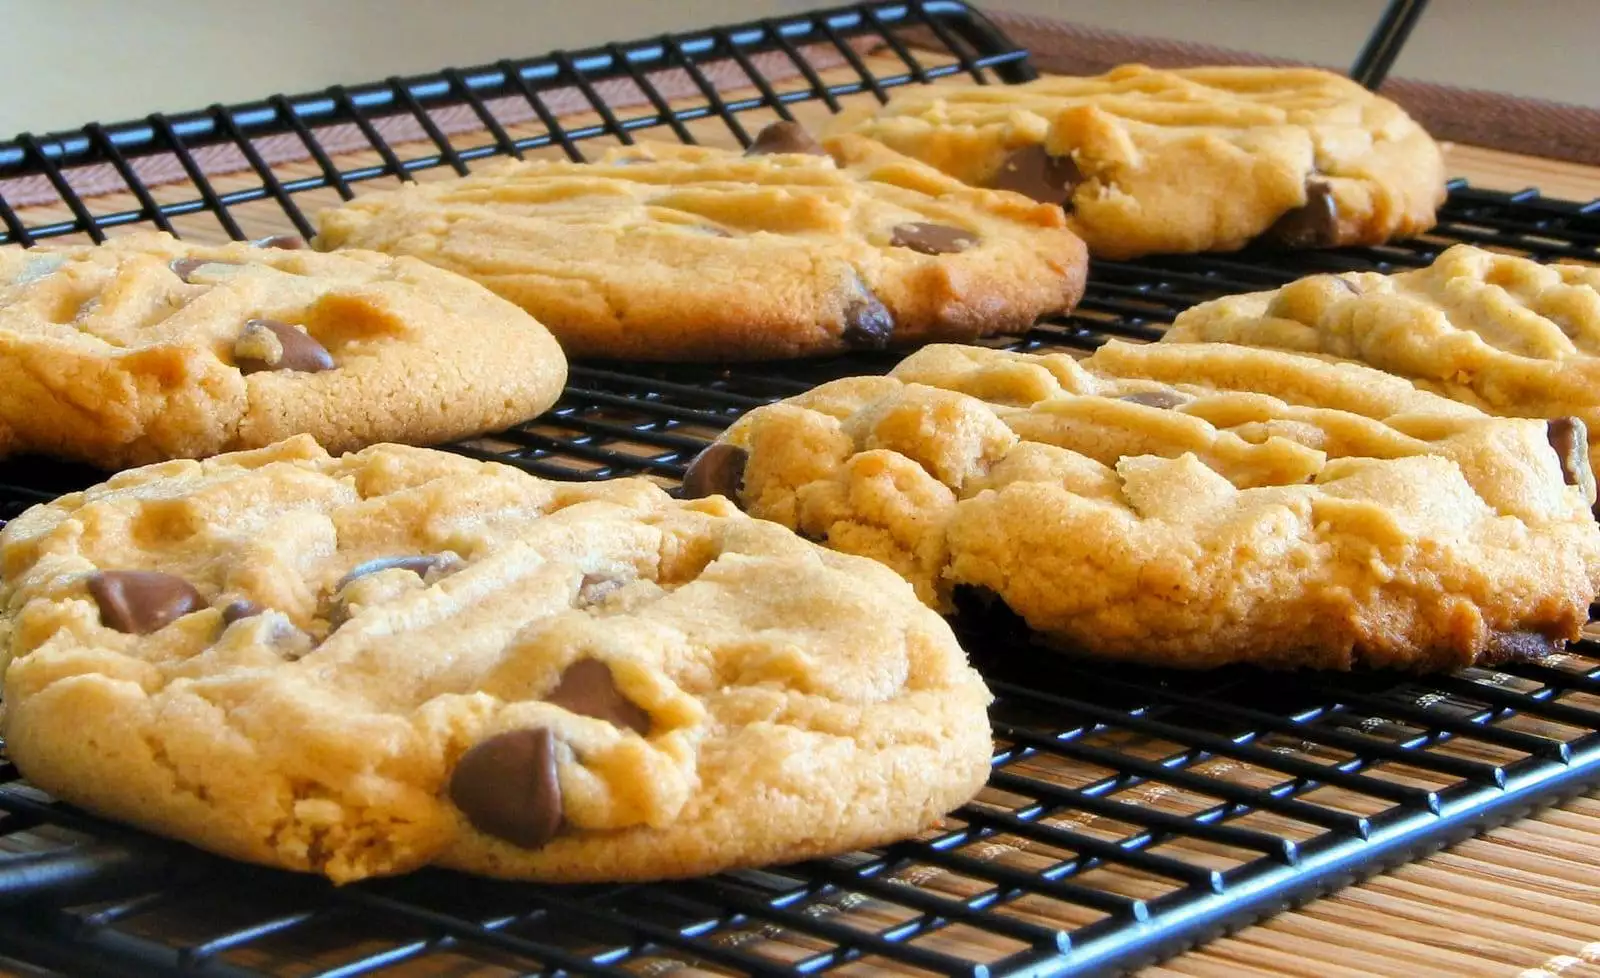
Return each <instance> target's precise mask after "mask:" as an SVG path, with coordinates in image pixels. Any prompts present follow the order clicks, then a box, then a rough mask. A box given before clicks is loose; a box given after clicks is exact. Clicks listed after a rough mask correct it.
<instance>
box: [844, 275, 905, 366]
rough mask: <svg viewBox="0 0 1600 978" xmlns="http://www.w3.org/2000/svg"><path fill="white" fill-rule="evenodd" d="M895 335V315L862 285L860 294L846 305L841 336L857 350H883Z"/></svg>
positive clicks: (848, 344)
mask: <svg viewBox="0 0 1600 978" xmlns="http://www.w3.org/2000/svg"><path fill="white" fill-rule="evenodd" d="M893 336H894V316H892V315H890V314H889V310H888V309H887V308H886V307H885V306H884V304H883V303H882V302H879V301H878V297H877V296H875V295H873V294H872V293H871V292H869V291H867V288H866V286H865V285H863V286H861V291H860V294H859V295H857V296H856V297H855V298H853V299H851V300H850V302H849V304H848V305H846V306H845V307H844V331H843V332H842V333H840V334H839V338H840V339H842V340H844V342H845V344H846V345H847V346H849V347H851V348H852V349H856V350H882V349H884V348H885V347H887V346H888V345H889V340H890V339H891V338H892V337H893Z"/></svg>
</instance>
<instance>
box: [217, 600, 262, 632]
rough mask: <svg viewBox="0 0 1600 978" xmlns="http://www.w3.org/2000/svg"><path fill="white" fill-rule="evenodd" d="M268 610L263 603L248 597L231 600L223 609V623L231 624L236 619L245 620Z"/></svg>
mask: <svg viewBox="0 0 1600 978" xmlns="http://www.w3.org/2000/svg"><path fill="white" fill-rule="evenodd" d="M266 610H267V609H265V608H263V607H262V606H261V605H259V604H256V603H255V602H254V601H250V600H248V599H244V598H241V599H239V600H238V601H230V602H228V604H227V606H226V607H225V608H223V609H222V623H223V624H224V625H231V624H233V623H234V622H236V621H243V620H244V619H246V618H254V617H255V616H256V615H259V614H264V613H265V612H266Z"/></svg>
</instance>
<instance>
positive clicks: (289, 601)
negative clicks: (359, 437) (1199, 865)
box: [0, 436, 991, 882]
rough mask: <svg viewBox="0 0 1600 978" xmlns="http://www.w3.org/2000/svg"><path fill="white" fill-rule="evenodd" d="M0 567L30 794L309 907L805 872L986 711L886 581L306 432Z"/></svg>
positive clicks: (941, 790) (616, 493)
mask: <svg viewBox="0 0 1600 978" xmlns="http://www.w3.org/2000/svg"><path fill="white" fill-rule="evenodd" d="M0 565H3V568H4V584H3V585H0V608H3V617H0V640H3V646H0V649H3V655H4V658H5V660H6V664H5V671H4V696H5V715H4V724H3V729H4V735H5V743H6V749H7V751H8V753H9V756H10V759H11V761H13V762H14V763H16V765H17V766H18V767H19V768H20V769H21V770H22V772H23V774H24V775H25V776H26V777H27V778H28V779H29V780H30V781H31V782H33V783H34V784H36V785H38V786H39V787H41V788H43V789H44V790H46V791H49V792H50V793H51V794H53V795H55V796H56V797H58V798H61V799H63V800H66V801H70V802H72V803H74V804H77V805H80V806H82V807H84V808H87V809H90V810H93V811H95V812H99V813H101V814H104V815H107V816H110V817H113V818H117V819H122V820H125V821H128V822H132V823H134V824H136V825H139V826H142V827H144V828H146V829H149V830H152V831H155V832H159V833H162V834H165V835H168V836H171V837H173V838H177V839H183V840H187V841H189V842H191V843H194V844H195V845H198V846H201V847H204V848H206V849H209V850H212V851H214V852H218V853H222V854H225V855H228V856H232V857H235V858H239V859H245V860H250V861H252V862H257V863H264V864H268V865H273V866H281V867H286V868H289V869H295V870H302V871H309V872H315V873H323V874H326V875H327V876H329V877H331V878H332V879H334V880H338V881H341V882H342V881H349V880H355V879H360V878H362V877H366V876H373V875H378V874H389V873H398V872H402V871H405V870H408V869H412V868H415V867H418V866H422V865H426V864H435V865H440V866H448V867H453V868H456V869H460V870H465V871H468V872H473V873H481V874H487V875H491V876H500V877H510V878H519V879H537V880H552V881H601V880H635V879H653V878H661V877H678V876H690V875H696V874H701V873H710V872H715V871H717V870H721V869H726V868H729V867H735V866H754V865H760V864H764V863H772V862H782V861H788V860H795V859H800V858H806V857H813V856H822V855H827V854H830V853H835V852H840V851H846V850H850V849H853V848H855V847H860V846H870V845H876V844H880V843H886V842H889V841H891V840H894V839H897V838H900V837H903V836H907V835H912V834H915V833H917V832H918V831H920V830H921V829H923V828H926V827H927V826H929V825H930V824H932V823H934V822H936V821H937V820H938V819H939V818H940V817H941V816H942V815H943V814H944V813H945V812H947V811H949V810H950V809H952V808H954V807H955V806H957V805H960V804H961V803H963V802H964V801H966V800H967V799H968V798H969V797H970V796H971V795H972V794H973V793H974V792H975V791H977V790H978V788H979V787H980V786H981V785H982V784H983V782H984V780H985V777H986V775H987V773H988V770H989V761H990V756H991V744H990V739H989V725H988V720H987V717H986V715H985V711H986V706H987V704H988V702H989V700H990V696H989V693H988V691H987V689H986V688H985V687H984V684H983V682H982V680H981V679H980V678H979V676H978V675H977V673H976V672H974V671H973V670H972V669H971V668H970V667H969V666H968V664H967V662H966V658H965V656H964V654H963V653H962V651H961V648H960V647H959V646H958V645H957V644H956V642H955V639H954V637H953V636H952V634H951V632H950V629H949V627H948V626H947V625H946V624H945V622H944V621H943V620H941V619H940V618H939V617H938V616H937V615H936V614H934V613H933V612H932V611H930V610H929V609H927V608H925V607H924V606H923V605H922V604H921V603H919V602H918V601H917V599H916V596H915V594H913V593H912V590H911V588H909V587H908V586H907V585H906V584H905V583H904V582H903V581H901V580H899V579H898V578H896V577H895V575H894V574H892V573H891V572H889V571H887V570H885V569H884V568H882V567H880V566H878V565H877V564H875V563H873V562H872V561H869V560H864V559H861V558H858V557H849V556H844V555H840V554H835V553H831V552H828V551H826V550H824V549H822V548H820V547H817V546H815V545H813V544H810V543H807V542H806V541H804V540H801V539H800V538H798V537H796V536H795V535H794V534H792V533H790V532H789V531H787V530H784V529H782V528H781V527H778V526H775V525H773V524H771V523H764V522H761V521H759V520H754V519H750V518H749V517H747V516H745V515H743V514H741V513H739V512H738V511H737V510H736V509H734V508H733V507H732V505H730V504H729V503H728V502H726V501H725V500H720V499H718V500H705V501H701V502H695V503H684V502H677V501H674V500H672V499H670V498H669V497H668V496H667V495H666V493H665V492H663V491H662V490H661V489H659V488H657V487H656V486H654V485H653V484H651V483H648V482H646V481H644V480H616V481H611V482H604V483H597V484H588V485H578V484H570V483H556V482H546V481H542V480H539V479H535V478H533V477H532V476H529V475H527V474H525V473H523V472H521V471H519V470H516V469H513V468H509V467H506V466H501V465H496V464H493V463H482V462H477V461H472V460H469V459H465V458H462V457H458V456H455V455H451V454H446V453H443V452H435V451H431V450H428V449H421V448H405V447H400V446H395V445H380V446H376V447H372V448H369V449H367V450H365V451H362V452H360V453H359V454H354V455H347V456H344V457H339V458H334V457H329V456H328V455H327V454H325V453H324V452H323V451H322V450H321V449H319V448H318V447H317V446H316V444H315V443H314V442H313V441H312V440H311V439H310V438H309V437H304V436H302V437H298V438H295V439H291V440H289V441H286V442H284V443H282V444H278V445H274V446H270V447H268V448H264V449H259V450H256V451H253V452H245V453H238V454H231V455H222V456H217V457H215V458H211V459H207V460H205V461H202V462H195V461H175V462H167V463H163V464H160V465H154V466H150V467H147V468H143V469H136V470H132V471H128V472H124V473H121V474H119V475H116V476H114V477H112V478H111V479H110V480H109V481H108V482H106V483H105V484H103V485H100V486H96V487H95V488H92V489H89V490H87V491H85V492H81V493H74V494H72V495H69V496H65V497H63V498H61V499H60V500H58V501H56V502H54V503H51V504H49V505H44V506H39V507H35V508H33V509H31V510H29V511H28V512H27V513H25V514H24V515H23V516H21V517H19V518H18V519H16V520H14V521H13V522H12V523H10V524H9V525H8V526H7V527H6V528H5V530H4V532H3V533H0Z"/></svg>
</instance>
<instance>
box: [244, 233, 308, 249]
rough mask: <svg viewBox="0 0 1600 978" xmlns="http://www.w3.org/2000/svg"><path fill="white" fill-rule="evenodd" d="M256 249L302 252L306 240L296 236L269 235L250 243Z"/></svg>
mask: <svg viewBox="0 0 1600 978" xmlns="http://www.w3.org/2000/svg"><path fill="white" fill-rule="evenodd" d="M250 243H251V244H253V245H255V246H256V247H257V248H278V249H280V250H282V251H303V250H304V249H305V247H306V239H305V238H302V237H300V235H298V234H269V235H267V236H266V237H264V238H257V239H255V240H254V241H252V242H250Z"/></svg>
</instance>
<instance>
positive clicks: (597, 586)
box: [578, 574, 623, 607]
mask: <svg viewBox="0 0 1600 978" xmlns="http://www.w3.org/2000/svg"><path fill="white" fill-rule="evenodd" d="M622 584H623V582H622V581H621V580H620V579H618V578H615V577H607V576H605V575H604V574H585V575H583V580H582V581H580V582H579V583H578V606H579V607H583V606H585V605H592V604H599V603H600V602H602V601H604V600H605V599H606V596H607V595H609V594H610V593H611V592H613V591H616V590H619V589H621V587H622Z"/></svg>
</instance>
